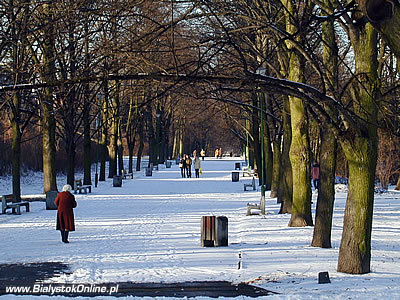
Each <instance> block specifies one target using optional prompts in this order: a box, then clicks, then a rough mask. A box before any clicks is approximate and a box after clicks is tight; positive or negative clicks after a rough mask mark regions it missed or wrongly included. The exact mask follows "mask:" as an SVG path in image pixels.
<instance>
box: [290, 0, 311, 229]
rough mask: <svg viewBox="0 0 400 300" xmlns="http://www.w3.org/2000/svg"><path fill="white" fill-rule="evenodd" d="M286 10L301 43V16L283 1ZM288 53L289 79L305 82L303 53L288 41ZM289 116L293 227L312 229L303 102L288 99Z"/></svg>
mask: <svg viewBox="0 0 400 300" xmlns="http://www.w3.org/2000/svg"><path fill="white" fill-rule="evenodd" d="M284 2H285V4H284V5H285V6H286V9H287V11H286V30H287V32H288V33H289V34H295V35H296V36H295V38H296V42H299V43H301V41H302V37H301V32H298V28H297V26H296V24H294V22H293V19H294V18H296V15H297V13H298V11H297V5H301V3H300V4H297V3H294V2H293V3H292V2H291V1H288V0H286V1H284ZM287 47H288V49H289V76H288V79H289V80H292V81H295V82H304V78H303V77H304V62H303V58H302V56H301V54H300V53H298V52H297V50H296V49H295V48H294V46H293V44H292V43H291V41H290V40H289V41H287ZM289 101H290V116H291V122H292V143H291V145H290V151H289V157H290V163H291V165H292V174H293V204H292V217H291V219H290V222H289V226H291V227H301V226H312V225H313V221H312V216H311V181H310V165H311V162H310V141H309V136H308V117H307V115H306V108H305V104H304V103H303V100H302V99H299V98H296V97H293V96H289Z"/></svg>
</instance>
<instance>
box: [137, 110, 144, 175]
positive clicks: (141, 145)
mask: <svg viewBox="0 0 400 300" xmlns="http://www.w3.org/2000/svg"><path fill="white" fill-rule="evenodd" d="M138 130H139V132H138V134H139V148H138V152H137V155H136V157H137V158H136V171H140V163H141V161H142V155H143V148H144V132H143V130H144V129H143V117H140V118H139V120H138Z"/></svg>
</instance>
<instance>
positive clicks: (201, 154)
mask: <svg viewBox="0 0 400 300" xmlns="http://www.w3.org/2000/svg"><path fill="white" fill-rule="evenodd" d="M200 156H201V160H204V158H205V157H206V151H204V149H201V151H200Z"/></svg>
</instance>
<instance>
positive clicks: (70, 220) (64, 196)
mask: <svg viewBox="0 0 400 300" xmlns="http://www.w3.org/2000/svg"><path fill="white" fill-rule="evenodd" d="M54 203H55V205H56V206H57V227H56V229H57V230H67V231H75V221H74V211H73V208H75V207H76V201H75V197H74V195H72V194H71V193H70V192H61V193H58V195H57V198H56V200H55V201H54Z"/></svg>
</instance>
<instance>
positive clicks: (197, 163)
mask: <svg viewBox="0 0 400 300" xmlns="http://www.w3.org/2000/svg"><path fill="white" fill-rule="evenodd" d="M193 166H194V173H195V176H196V178H199V177H200V168H201V160H200V158H199V157H198V156H195V158H194V159H193Z"/></svg>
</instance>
